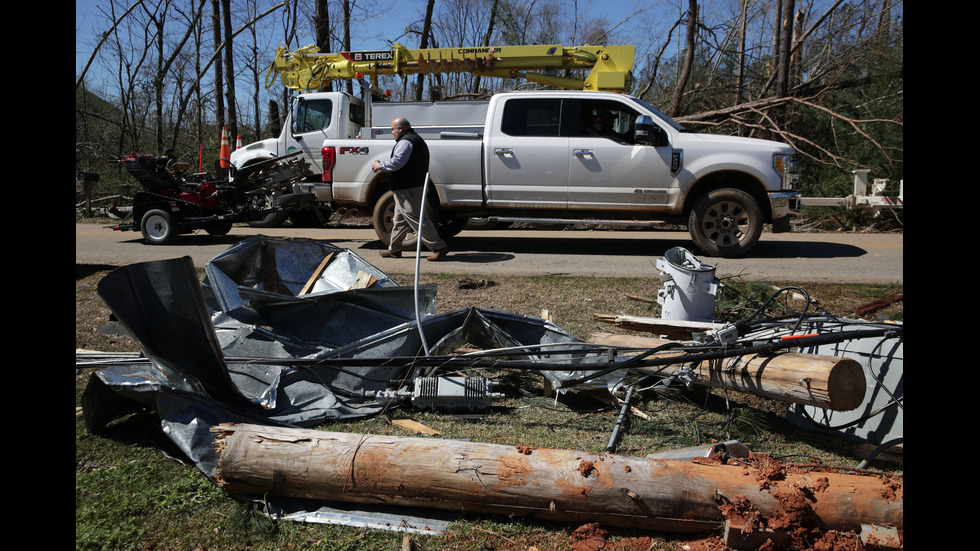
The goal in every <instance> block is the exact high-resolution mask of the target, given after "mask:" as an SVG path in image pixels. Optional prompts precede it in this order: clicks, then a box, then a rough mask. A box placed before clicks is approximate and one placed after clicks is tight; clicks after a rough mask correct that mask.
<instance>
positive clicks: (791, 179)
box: [772, 153, 799, 189]
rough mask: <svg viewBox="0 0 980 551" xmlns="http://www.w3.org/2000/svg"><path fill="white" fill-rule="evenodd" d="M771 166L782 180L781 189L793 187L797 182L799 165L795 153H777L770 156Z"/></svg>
mask: <svg viewBox="0 0 980 551" xmlns="http://www.w3.org/2000/svg"><path fill="white" fill-rule="evenodd" d="M772 167H773V168H774V169H775V170H776V172H777V173H778V174H779V176H780V178H781V179H782V181H783V185H782V188H783V189H793V185H794V184H795V183H796V182H797V179H798V176H797V174H798V172H799V166H798V165H797V163H796V155H795V154H792V153H777V154H775V155H773V156H772Z"/></svg>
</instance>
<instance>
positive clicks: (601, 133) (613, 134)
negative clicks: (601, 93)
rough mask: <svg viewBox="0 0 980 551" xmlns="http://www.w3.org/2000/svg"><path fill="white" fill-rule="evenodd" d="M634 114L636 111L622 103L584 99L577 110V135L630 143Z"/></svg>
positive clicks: (635, 114) (631, 140) (633, 128)
mask: <svg viewBox="0 0 980 551" xmlns="http://www.w3.org/2000/svg"><path fill="white" fill-rule="evenodd" d="M636 116H637V112H636V111H635V110H633V109H632V108H631V107H629V106H627V105H626V104H624V103H620V102H617V101H607V100H585V101H582V102H581V107H580V111H579V120H580V125H579V134H578V135H579V136H590V137H602V138H608V139H610V140H614V141H617V142H626V143H632V142H633V132H634V130H635V121H636Z"/></svg>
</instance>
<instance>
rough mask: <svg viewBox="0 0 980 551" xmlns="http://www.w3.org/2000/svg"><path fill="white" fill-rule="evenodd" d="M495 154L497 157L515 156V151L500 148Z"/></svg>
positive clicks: (495, 150)
mask: <svg viewBox="0 0 980 551" xmlns="http://www.w3.org/2000/svg"><path fill="white" fill-rule="evenodd" d="M493 152H494V154H496V155H513V154H514V151H513V150H512V149H510V148H507V149H504V148H502V147H498V148H497V149H494V150H493Z"/></svg>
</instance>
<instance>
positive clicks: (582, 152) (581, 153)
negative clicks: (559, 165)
mask: <svg viewBox="0 0 980 551" xmlns="http://www.w3.org/2000/svg"><path fill="white" fill-rule="evenodd" d="M572 155H575V156H576V157H589V156H591V155H592V150H591V149H575V150H573V151H572Z"/></svg>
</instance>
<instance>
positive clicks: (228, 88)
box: [221, 0, 238, 139]
mask: <svg viewBox="0 0 980 551" xmlns="http://www.w3.org/2000/svg"><path fill="white" fill-rule="evenodd" d="M221 8H222V10H223V11H224V13H223V14H222V16H223V19H224V27H225V98H226V99H227V100H228V106H227V108H228V135H229V136H230V137H231V139H235V135H237V134H238V108H237V106H236V105H235V63H234V60H235V48H234V46H233V45H232V35H233V34H234V29H233V28H232V27H231V0H221Z"/></svg>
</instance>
